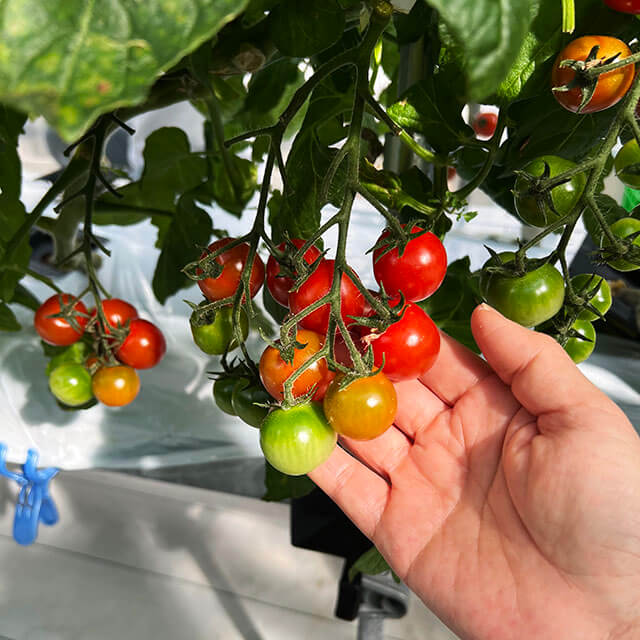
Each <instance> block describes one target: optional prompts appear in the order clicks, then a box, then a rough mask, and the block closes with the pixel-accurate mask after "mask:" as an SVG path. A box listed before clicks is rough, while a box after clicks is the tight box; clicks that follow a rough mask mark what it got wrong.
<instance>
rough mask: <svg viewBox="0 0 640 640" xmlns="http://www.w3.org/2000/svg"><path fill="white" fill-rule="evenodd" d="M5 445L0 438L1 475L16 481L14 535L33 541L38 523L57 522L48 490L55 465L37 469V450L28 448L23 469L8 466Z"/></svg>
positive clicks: (16, 538)
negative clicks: (17, 487)
mask: <svg viewBox="0 0 640 640" xmlns="http://www.w3.org/2000/svg"><path fill="white" fill-rule="evenodd" d="M6 455H7V446H6V445H5V444H3V443H1V442H0V476H5V477H6V478H9V479H11V480H13V481H14V482H16V483H18V485H19V487H20V491H19V492H18V500H17V502H16V513H15V517H14V519H13V538H14V540H15V541H16V542H17V543H18V544H22V545H28V544H32V543H33V542H34V541H35V539H36V537H37V536H38V525H39V524H40V522H42V523H43V524H45V525H48V526H51V525H54V524H55V523H56V522H58V519H59V516H58V509H57V508H56V505H55V503H54V501H53V498H52V497H51V494H50V493H49V483H50V482H51V480H52V479H53V478H54V477H55V476H56V475H57V473H58V469H56V468H54V467H49V468H47V469H43V470H42V471H38V468H37V464H38V452H37V451H36V450H35V449H29V451H28V452H27V459H26V461H25V463H24V464H23V465H22V473H19V472H17V471H10V470H9V469H7V466H6V463H5V458H6Z"/></svg>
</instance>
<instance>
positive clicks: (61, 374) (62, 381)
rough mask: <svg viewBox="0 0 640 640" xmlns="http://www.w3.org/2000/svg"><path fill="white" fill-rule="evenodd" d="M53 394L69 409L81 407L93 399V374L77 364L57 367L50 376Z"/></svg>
mask: <svg viewBox="0 0 640 640" xmlns="http://www.w3.org/2000/svg"><path fill="white" fill-rule="evenodd" d="M49 389H51V393H53V395H54V396H55V397H56V398H57V399H58V400H60V402H62V404H66V405H67V406H69V407H80V406H82V405H83V404H87V402H89V400H91V399H92V398H93V393H92V391H91V374H90V373H89V372H88V371H87V369H86V368H85V367H84V366H82V365H81V364H78V363H77V362H65V363H64V364H61V365H59V366H57V367H56V368H55V369H54V370H53V371H52V372H51V375H50V376H49Z"/></svg>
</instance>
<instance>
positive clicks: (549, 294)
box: [480, 251, 564, 327]
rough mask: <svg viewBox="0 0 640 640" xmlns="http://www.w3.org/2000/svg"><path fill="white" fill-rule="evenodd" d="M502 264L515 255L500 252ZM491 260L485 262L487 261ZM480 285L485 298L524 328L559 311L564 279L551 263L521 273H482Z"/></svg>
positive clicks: (562, 296)
mask: <svg viewBox="0 0 640 640" xmlns="http://www.w3.org/2000/svg"><path fill="white" fill-rule="evenodd" d="M500 259H501V260H502V262H503V263H506V262H511V261H512V260H513V259H514V254H513V253H512V252H511V251H505V252H503V253H501V254H500ZM490 263H491V261H490V260H489V261H487V263H485V266H486V265H487V264H490ZM483 276H484V277H483V278H481V284H480V288H481V291H483V295H484V297H485V299H486V301H487V302H488V303H489V304H490V305H491V306H492V307H494V308H495V309H497V310H498V311H499V312H500V313H502V315H504V316H506V317H507V318H509V319H510V320H513V321H514V322H517V323H519V324H521V325H523V326H525V327H535V326H537V325H539V324H541V323H543V322H545V321H546V320H549V319H550V318H553V316H555V315H556V313H558V311H560V309H561V308H562V303H563V302H564V279H563V278H562V274H561V273H560V272H559V271H558V270H557V269H556V268H555V267H553V266H552V265H550V264H544V265H542V266H541V267H538V268H537V269H535V270H534V271H530V272H529V273H526V274H525V275H523V276H519V277H515V278H512V277H508V276H504V275H500V274H496V273H494V274H490V275H485V274H484V273H483Z"/></svg>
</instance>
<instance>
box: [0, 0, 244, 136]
mask: <svg viewBox="0 0 640 640" xmlns="http://www.w3.org/2000/svg"><path fill="white" fill-rule="evenodd" d="M246 4H247V0H188V1H182V2H176V1H175V0H153V1H152V0H147V1H146V2H132V1H131V0H127V1H126V2H125V1H122V0H22V1H20V2H14V1H6V0H5V1H4V2H3V3H2V5H1V6H2V14H1V15H2V18H1V22H0V43H1V44H0V59H1V60H2V65H0V100H1V101H3V102H6V103H8V104H10V105H12V106H14V107H17V108H18V109H21V110H23V111H27V112H29V113H36V114H39V115H43V116H44V117H45V118H46V119H47V120H48V121H49V123H50V124H51V125H52V126H53V127H54V128H56V129H57V131H58V132H59V133H60V135H61V136H62V137H63V138H65V139H67V140H72V139H75V138H77V137H78V136H79V135H80V134H81V133H82V132H83V131H84V130H85V129H86V128H87V127H88V126H89V124H90V123H91V122H93V121H94V120H95V119H96V118H97V117H98V116H99V115H100V114H102V113H106V112H108V111H111V110H113V109H115V108H117V107H121V106H123V105H131V104H137V103H139V102H141V101H142V100H144V99H145V97H146V95H147V91H148V89H149V87H150V86H151V84H152V83H153V82H154V81H155V80H156V79H157V78H158V76H159V75H160V74H161V73H162V72H163V71H166V70H167V69H169V68H170V67H172V66H173V65H174V64H175V63H177V62H178V61H179V60H180V59H181V58H183V57H184V56H185V55H187V54H188V53H190V52H191V51H193V50H194V49H196V48H197V47H198V46H199V45H200V44H202V43H203V42H204V41H205V40H208V39H210V38H211V37H212V36H213V35H214V34H215V33H216V32H217V31H218V30H219V29H221V28H222V27H223V26H224V25H225V24H226V23H227V22H229V21H230V20H232V19H233V18H234V17H235V16H237V15H238V14H240V13H241V12H242V10H243V9H244V7H245V6H246Z"/></svg>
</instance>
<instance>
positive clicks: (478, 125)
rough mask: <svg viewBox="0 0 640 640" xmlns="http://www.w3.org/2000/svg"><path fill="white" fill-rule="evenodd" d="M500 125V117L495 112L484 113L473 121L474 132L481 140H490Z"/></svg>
mask: <svg viewBox="0 0 640 640" xmlns="http://www.w3.org/2000/svg"><path fill="white" fill-rule="evenodd" d="M497 124H498V116H497V114H495V113H493V111H482V112H480V113H479V114H478V115H477V116H476V117H475V118H474V119H473V123H472V126H473V130H474V131H475V132H476V135H477V136H478V137H480V138H484V139H487V138H490V137H491V136H492V135H493V134H494V132H495V130H496V126H497Z"/></svg>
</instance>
